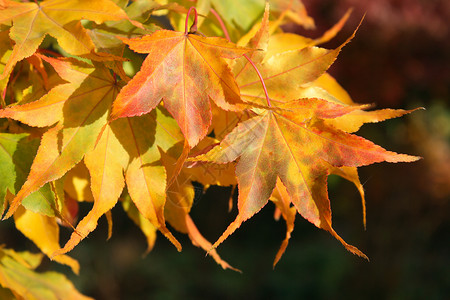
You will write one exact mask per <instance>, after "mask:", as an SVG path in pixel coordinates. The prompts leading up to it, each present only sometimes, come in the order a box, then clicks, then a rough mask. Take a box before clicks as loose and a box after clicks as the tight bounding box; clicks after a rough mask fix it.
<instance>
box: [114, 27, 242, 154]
mask: <svg viewBox="0 0 450 300" xmlns="http://www.w3.org/2000/svg"><path fill="white" fill-rule="evenodd" d="M122 40H123V41H124V42H125V43H126V44H128V45H129V46H130V48H131V49H132V50H134V51H136V52H139V53H148V56H147V58H146V59H145V61H144V63H143V65H142V67H141V70H140V71H139V72H138V73H137V74H136V75H135V77H134V78H133V79H132V80H131V81H130V82H129V83H128V84H127V85H126V86H125V87H124V88H123V89H122V90H121V92H120V94H119V96H118V97H117V99H116V101H115V102H114V106H113V110H112V113H111V120H114V119H117V118H122V117H130V116H137V115H142V114H145V113H148V112H149V111H151V110H152V109H153V108H155V107H156V106H157V105H158V103H159V102H160V101H161V100H164V106H165V107H166V108H167V110H168V111H169V112H170V113H171V114H172V115H173V116H174V118H175V119H176V120H177V123H178V125H179V126H180V128H181V131H182V132H183V134H184V136H185V137H186V139H187V141H188V143H189V146H191V147H193V146H195V145H196V144H197V143H198V141H199V140H200V139H202V138H203V137H204V136H205V135H206V134H207V132H208V127H209V125H210V124H211V107H210V100H209V98H211V99H213V100H214V101H215V102H216V104H217V105H218V106H220V107H222V108H223V109H226V110H230V109H236V108H235V107H234V105H235V104H239V103H241V100H240V95H239V89H238V87H237V85H236V82H235V81H234V77H233V75H232V73H231V71H230V69H229V67H228V65H227V63H226V62H225V61H224V60H223V58H222V57H225V58H236V57H238V56H240V55H242V54H244V53H246V52H248V51H249V49H245V48H240V47H237V46H235V45H234V44H232V43H230V42H227V41H226V40H224V39H221V38H210V37H201V36H198V35H195V34H187V35H186V34H184V33H182V32H175V31H169V30H160V31H157V32H155V33H154V34H152V35H147V36H143V37H141V38H135V39H124V38H122Z"/></svg>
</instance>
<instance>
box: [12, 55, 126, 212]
mask: <svg viewBox="0 0 450 300" xmlns="http://www.w3.org/2000/svg"><path fill="white" fill-rule="evenodd" d="M45 60H47V61H48V62H50V63H52V64H56V65H58V60H56V59H51V58H45ZM62 63H66V64H69V65H70V66H71V68H67V70H70V71H69V72H72V73H78V74H77V75H78V76H73V77H71V78H72V79H71V80H72V82H71V83H70V86H66V88H67V90H66V92H67V93H64V95H69V96H68V97H67V98H60V97H58V95H57V94H56V95H55V98H54V99H51V98H50V99H48V98H47V97H46V96H44V98H41V99H40V100H38V101H36V102H38V103H36V102H32V103H30V106H32V107H33V109H31V110H28V105H27V104H25V105H22V106H21V107H22V108H23V110H24V111H27V112H28V113H27V114H22V111H20V110H18V111H15V115H14V116H9V117H12V118H16V117H17V119H18V120H19V121H21V122H23V123H26V124H30V125H39V126H50V125H52V124H54V122H55V121H57V123H56V124H55V125H54V126H53V127H51V128H50V129H49V130H47V131H46V132H45V133H44V135H43V136H42V139H41V144H40V146H39V149H38V151H37V154H36V157H35V158H34V161H33V165H32V167H31V171H30V174H29V175H28V178H27V180H26V182H25V183H24V185H23V186H22V188H21V189H20V191H19V192H18V193H17V195H16V197H15V198H14V200H13V202H12V203H11V206H10V208H9V211H8V213H7V215H6V216H5V217H9V216H11V215H12V214H13V213H14V211H15V209H17V207H18V206H19V205H20V204H21V202H22V200H23V199H24V198H25V197H27V196H28V195H29V194H31V193H32V192H34V191H36V190H37V189H39V188H40V187H41V186H42V185H44V184H45V183H47V182H50V181H53V180H56V179H59V178H61V177H62V176H63V175H64V174H65V173H66V172H67V171H68V170H70V169H71V168H72V167H73V166H75V165H76V164H77V163H78V162H79V161H80V160H81V159H82V158H83V156H84V154H85V153H86V152H88V151H89V150H91V149H92V148H93V147H94V145H95V142H96V139H97V136H98V134H99V133H100V131H101V128H102V127H103V126H104V124H105V123H106V121H107V120H106V118H107V115H108V109H109V107H110V106H111V103H112V100H113V99H114V98H115V96H116V95H117V90H118V88H119V87H118V86H117V85H116V81H115V79H114V78H113V77H112V76H111V74H110V73H109V71H108V70H106V69H104V68H94V67H92V66H89V65H87V64H84V63H77V62H76V61H75V60H70V63H69V62H62ZM56 88H58V87H56ZM52 106H54V107H55V108H54V109H53V110H52V115H51V116H48V115H47V114H44V113H39V111H42V110H41V109H45V108H44V107H48V108H49V109H51V107H52ZM36 109H37V113H36ZM58 119H59V120H58Z"/></svg>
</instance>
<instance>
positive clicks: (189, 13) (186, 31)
mask: <svg viewBox="0 0 450 300" xmlns="http://www.w3.org/2000/svg"><path fill="white" fill-rule="evenodd" d="M191 11H194V23H192V25H191V27H190V28H189V31H188V26H189V16H190V15H191ZM196 32H197V10H196V9H195V7H193V6H191V8H189V11H188V13H187V15H186V22H185V24H184V34H185V35H188V34H189V33H196Z"/></svg>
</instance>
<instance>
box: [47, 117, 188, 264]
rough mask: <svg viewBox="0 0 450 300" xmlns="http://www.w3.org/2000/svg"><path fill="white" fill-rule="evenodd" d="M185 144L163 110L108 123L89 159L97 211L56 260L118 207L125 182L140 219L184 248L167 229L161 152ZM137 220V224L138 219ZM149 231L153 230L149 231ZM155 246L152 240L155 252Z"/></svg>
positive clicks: (83, 222)
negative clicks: (143, 218)
mask: <svg viewBox="0 0 450 300" xmlns="http://www.w3.org/2000/svg"><path fill="white" fill-rule="evenodd" d="M182 140H183V137H182V135H181V132H180V131H179V129H178V128H177V126H176V123H175V121H174V120H173V118H171V117H170V116H167V112H164V111H163V110H161V109H156V110H154V111H153V112H152V113H151V114H147V115H145V116H141V117H135V118H124V119H118V120H116V121H114V122H112V123H110V124H108V125H107V126H106V127H105V129H104V131H103V133H102V135H101V137H100V139H99V140H98V142H97V144H96V146H95V148H94V149H93V150H91V151H90V152H88V153H87V154H86V157H85V163H86V165H87V167H88V169H89V173H90V177H91V190H92V194H93V197H94V206H93V208H92V210H91V211H90V212H89V214H88V215H87V216H86V217H85V218H84V219H83V220H81V221H80V223H79V224H78V225H77V227H76V231H75V232H73V233H72V236H71V237H70V240H69V241H68V242H67V243H66V245H65V246H64V248H63V249H61V250H60V251H58V252H56V253H55V255H59V254H62V253H66V252H67V251H70V250H71V249H73V247H75V246H76V245H77V244H78V243H79V242H80V241H81V240H82V239H83V238H85V237H86V236H87V235H88V234H89V233H90V232H91V231H92V230H94V229H95V228H96V227H97V221H98V219H99V218H100V217H101V216H102V215H103V214H105V213H106V212H107V211H109V210H111V209H112V208H113V206H114V205H115V204H116V203H117V201H118V198H119V196H120V194H121V193H122V190H123V188H124V186H125V182H126V185H127V188H128V192H129V194H130V197H131V200H132V201H133V203H134V205H136V207H137V209H138V210H139V212H140V214H142V216H143V217H145V218H146V219H147V220H148V221H149V222H150V223H151V224H152V226H154V227H155V228H157V229H159V230H160V231H161V232H162V233H163V234H164V235H165V236H166V237H167V238H168V239H169V240H170V241H171V242H172V243H173V244H174V245H175V246H176V247H177V248H178V249H181V246H180V244H179V242H178V241H177V240H176V239H175V238H174V237H173V235H172V234H171V233H170V231H169V230H168V229H167V228H166V226H165V218H164V206H165V202H166V196H165V186H166V173H165V170H164V167H163V165H162V164H161V162H160V153H159V151H158V147H160V148H162V149H164V150H168V149H170V148H172V147H174V146H175V145H176V144H177V143H179V142H181V141H182ZM127 207H129V206H127ZM132 216H135V214H134V213H133V214H132ZM133 220H134V221H135V222H136V217H133ZM145 228H148V226H145ZM146 232H151V231H149V230H147V229H146ZM147 237H149V236H148V235H147ZM151 245H152V243H151V242H150V240H149V247H150V246H151Z"/></svg>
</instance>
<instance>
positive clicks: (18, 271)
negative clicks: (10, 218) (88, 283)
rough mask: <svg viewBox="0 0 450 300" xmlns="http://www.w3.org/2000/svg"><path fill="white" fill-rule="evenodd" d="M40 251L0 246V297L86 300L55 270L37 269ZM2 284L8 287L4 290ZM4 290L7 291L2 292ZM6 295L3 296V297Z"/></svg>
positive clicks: (40, 256)
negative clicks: (16, 250)
mask: <svg viewBox="0 0 450 300" xmlns="http://www.w3.org/2000/svg"><path fill="white" fill-rule="evenodd" d="M41 261H42V254H33V253H30V252H15V251H14V250H11V249H6V248H3V247H1V248H0V284H1V285H2V287H3V288H2V292H1V295H2V298H3V297H5V298H3V299H73V300H75V299H79V300H89V299H92V298H90V297H86V296H84V295H82V294H80V293H79V292H78V291H77V290H76V289H75V287H74V286H73V284H72V283H71V282H70V281H69V280H68V279H67V278H66V277H65V276H64V275H62V274H59V273H56V272H44V273H38V272H36V271H35V269H36V268H37V267H38V266H39V264H40V263H41ZM5 288H7V289H9V290H5ZM5 291H10V293H8V294H9V295H7V294H6V292H5ZM6 297H7V298H6Z"/></svg>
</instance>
